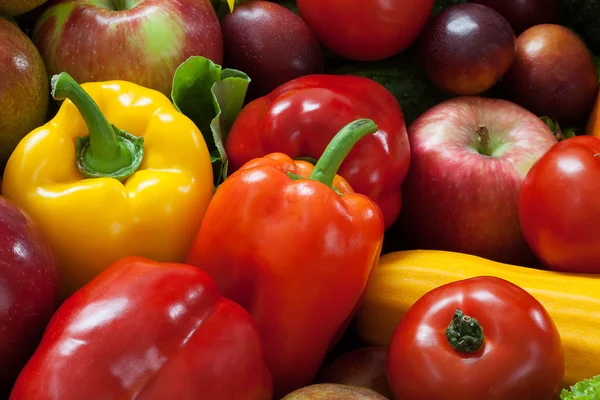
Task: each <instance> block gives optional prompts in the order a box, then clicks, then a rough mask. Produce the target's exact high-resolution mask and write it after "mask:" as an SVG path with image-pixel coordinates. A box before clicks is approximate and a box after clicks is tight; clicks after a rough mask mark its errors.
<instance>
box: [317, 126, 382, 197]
mask: <svg viewBox="0 0 600 400" xmlns="http://www.w3.org/2000/svg"><path fill="white" fill-rule="evenodd" d="M378 129H379V128H378V127H377V125H376V124H375V122H373V121H372V120H370V119H367V118H362V119H357V120H356V121H353V122H350V123H349V124H348V125H346V126H345V127H343V128H342V130H340V131H339V132H338V133H337V134H336V135H335V136H334V138H333V139H331V142H329V145H327V148H326V149H325V151H324V152H323V155H322V156H321V158H319V161H317V164H316V165H315V168H314V169H313V172H312V173H311V174H310V179H313V180H315V181H319V182H321V183H324V184H325V185H327V186H329V187H332V185H333V179H334V178H335V174H337V171H338V170H339V169H340V166H341V165H342V162H343V161H344V159H345V158H346V157H347V156H348V154H349V153H350V151H351V150H352V148H353V147H354V145H356V143H357V142H358V141H359V140H360V139H362V138H363V137H365V136H367V135H370V134H372V133H375V132H377V130H378Z"/></svg>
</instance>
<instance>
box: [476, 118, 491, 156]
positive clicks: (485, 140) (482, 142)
mask: <svg viewBox="0 0 600 400" xmlns="http://www.w3.org/2000/svg"><path fill="white" fill-rule="evenodd" d="M475 133H477V137H478V138H479V154H483V155H484V156H491V155H492V150H491V149H490V131H489V130H488V128H487V126H485V125H479V126H478V127H477V128H475Z"/></svg>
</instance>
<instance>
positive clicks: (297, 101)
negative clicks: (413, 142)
mask: <svg viewBox="0 0 600 400" xmlns="http://www.w3.org/2000/svg"><path fill="white" fill-rule="evenodd" d="M358 118H369V119H371V120H373V121H374V122H375V123H376V124H377V126H378V127H379V130H378V131H377V132H376V133H375V134H373V135H369V136H368V137H365V138H364V139H362V140H361V141H360V142H359V143H357V145H356V146H355V147H354V148H353V149H352V151H351V152H350V154H349V155H348V157H347V158H346V159H345V160H344V163H343V164H342V166H341V167H340V170H339V172H338V173H339V174H340V175H341V176H343V177H344V178H345V179H346V180H347V181H348V182H349V183H350V185H351V186H352V188H353V189H354V190H355V191H356V192H357V193H361V194H364V195H367V196H368V197H370V198H371V199H372V200H374V201H375V202H376V203H377V204H378V205H379V207H380V208H381V211H382V212H383V216H384V218H385V226H386V229H387V228H388V227H389V226H390V225H391V224H392V223H393V222H394V221H395V220H396V218H397V217H398V214H399V213H400V208H401V206H402V197H401V194H400V185H401V184H402V182H403V181H404V178H405V177H406V174H407V172H408V167H409V163H410V150H409V142H408V135H407V131H406V124H405V122H404V115H403V114H402V109H401V108H400V105H399V104H398V102H397V101H396V99H395V98H394V96H393V95H392V94H391V93H390V92H389V91H388V90H387V89H386V88H384V87H383V86H381V85H380V84H378V83H377V82H375V81H373V80H371V79H367V78H363V77H357V76H346V75H324V74H321V75H308V76H303V77H300V78H297V79H295V80H292V81H290V82H288V83H285V84H283V85H282V86H280V87H279V88H277V89H275V90H274V91H273V92H271V93H270V94H268V95H266V96H264V97H261V98H258V99H256V100H253V101H252V102H250V103H248V105H246V106H245V107H244V109H243V110H242V112H241V113H240V115H239V116H238V118H237V119H236V121H235V123H234V124H233V126H232V128H231V130H230V131H229V133H228V136H227V140H226V142H225V150H226V152H227V156H228V158H229V168H230V171H235V170H237V169H238V168H240V167H241V166H242V165H243V164H244V163H246V162H248V161H250V160H252V159H254V158H257V157H262V156H264V155H266V154H269V153H274V152H281V153H284V154H287V155H288V156H290V157H292V158H297V157H311V158H313V159H318V158H319V157H320V156H321V154H322V153H323V150H325V147H326V146H327V144H328V143H329V141H330V140H331V139H332V138H333V137H334V135H335V134H336V133H337V132H338V131H339V130H340V129H341V128H342V127H344V126H345V125H346V124H348V123H349V122H351V121H353V120H356V119H358Z"/></svg>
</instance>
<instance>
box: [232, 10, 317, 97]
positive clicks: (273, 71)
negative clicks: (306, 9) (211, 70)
mask: <svg viewBox="0 0 600 400" xmlns="http://www.w3.org/2000/svg"><path fill="white" fill-rule="evenodd" d="M221 28H222V31H223V41H224V42H223V43H224V56H225V58H224V60H225V61H224V65H225V66H226V67H228V68H234V69H238V70H240V71H243V72H245V73H246V74H248V75H249V76H250V79H252V82H251V83H250V86H249V89H248V97H249V98H255V97H259V96H263V95H265V94H267V93H269V92H271V91H272V90H273V89H275V88H277V87H278V86H280V85H282V84H284V83H285V82H288V81H290V80H292V79H295V78H299V77H301V76H303V75H310V74H316V73H321V72H323V70H324V58H323V50H322V48H321V45H320V43H319V41H318V39H317V37H316V35H315V34H314V33H313V31H312V30H311V29H310V27H309V26H308V24H306V22H304V20H302V19H301V18H300V17H299V16H298V15H296V14H294V12H292V11H290V10H289V9H287V8H286V7H284V6H282V5H280V4H276V3H272V2H269V1H262V0H256V1H252V2H249V3H243V4H240V5H238V6H236V8H235V9H234V11H233V13H231V14H228V15H226V16H225V17H224V18H223V19H222V20H221Z"/></svg>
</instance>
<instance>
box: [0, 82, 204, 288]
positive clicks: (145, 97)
mask: <svg viewBox="0 0 600 400" xmlns="http://www.w3.org/2000/svg"><path fill="white" fill-rule="evenodd" d="M65 75H66V74H65ZM60 76H61V79H67V78H65V76H63V74H61V75H60ZM66 77H68V75H66ZM68 78H70V77H68ZM53 83H56V82H54V81H53ZM62 83H63V84H64V85H63V86H65V85H66V86H67V87H68V88H69V90H71V89H73V87H74V85H77V84H76V83H75V82H74V81H72V80H67V82H66V83H65V82H64V81H63V82H62ZM69 85H70V86H69ZM77 86H78V85H77ZM81 87H83V89H84V90H85V92H86V93H87V95H89V96H90V97H91V99H92V102H95V103H96V104H97V105H98V107H99V109H100V111H101V114H103V115H104V116H105V117H106V120H107V121H108V122H109V123H112V124H114V125H115V126H116V127H118V128H120V129H123V130H125V131H127V132H128V133H129V134H131V135H133V136H132V137H130V138H129V139H131V140H133V142H131V141H130V143H129V144H130V145H134V146H138V147H139V145H140V143H139V142H136V141H137V140H139V138H143V143H142V144H141V145H142V149H143V154H141V155H140V154H139V152H138V153H134V156H132V157H127V154H126V157H125V158H126V161H128V162H130V164H131V165H125V166H124V167H123V166H122V165H121V164H127V163H120V162H119V160H120V157H121V158H123V157H122V156H123V154H121V153H119V151H122V149H121V147H122V146H121V147H119V146H117V147H115V148H113V147H114V146H113V145H114V137H111V136H110V132H109V133H108V134H106V132H107V129H109V128H106V126H109V127H110V125H108V124H106V123H103V122H102V121H100V120H101V119H102V118H98V115H97V113H94V112H93V111H94V110H93V107H92V105H90V103H89V99H87V98H86V97H85V96H84V95H82V94H81V93H79V92H78V94H77V95H73V94H72V93H70V92H69V93H68V94H69V96H70V98H71V97H75V96H77V98H78V99H79V98H80V97H81V99H79V100H78V101H79V102H80V103H81V104H80V105H79V106H78V107H76V106H75V104H74V103H73V102H72V101H71V100H70V99H67V100H65V101H64V103H63V104H62V106H61V107H60V110H59V111H58V113H57V115H56V116H55V117H54V118H53V119H52V120H51V121H50V122H48V123H47V124H45V125H43V126H42V127H40V128H38V129H36V130H34V131H33V132H31V133H30V134H28V135H27V136H26V137H25V138H24V139H23V140H22V141H21V142H20V143H19V145H18V147H17V148H16V150H15V151H14V152H13V153H12V155H11V157H10V159H9V161H8V165H7V166H6V170H5V173H4V180H3V187H2V191H3V194H4V195H5V196H6V197H8V198H9V199H11V200H13V201H15V202H16V203H17V204H18V205H19V206H21V207H22V208H23V209H24V210H25V211H26V212H27V213H28V214H29V215H30V216H31V217H32V218H33V219H34V220H35V222H36V223H37V224H38V226H39V227H40V229H41V230H42V232H43V234H44V235H45V236H46V237H47V238H48V239H49V241H50V244H51V245H52V247H53V248H54V249H55V250H56V252H57V255H58V257H59V263H60V266H61V292H62V296H63V298H66V297H68V296H69V295H70V294H72V293H73V292H75V291H76V290H77V289H79V288H80V287H82V286H83V285H84V284H86V283H87V282H89V281H90V280H91V279H92V278H94V277H95V276H96V275H97V274H98V273H100V272H101V271H102V270H103V269H105V268H107V267H108V266H110V265H111V264H112V263H114V262H115V261H117V260H119V259H121V258H123V257H126V256H130V255H138V256H144V257H148V258H151V259H154V260H157V261H169V262H182V261H183V260H184V258H185V254H186V252H187V250H188V248H189V246H190V244H191V243H192V240H193V238H194V235H195V234H196V232H197V231H198V228H199V226H200V222H201V220H202V217H203V215H204V212H205V210H206V208H207V206H208V203H209V201H210V199H211V198H212V193H213V190H214V189H213V180H212V179H213V178H212V167H211V163H210V156H209V153H208V149H207V146H206V144H205V142H204V139H203V137H202V135H201V133H200V131H199V130H198V128H196V126H195V125H194V123H193V122H192V121H191V120H190V119H188V118H187V117H186V116H184V115H183V114H181V113H179V112H177V111H176V110H175V108H174V106H173V105H172V104H171V102H170V101H169V99H168V98H167V97H166V96H164V95H162V94H161V93H159V92H156V91H153V90H150V89H146V88H143V87H141V86H138V85H136V84H132V83H128V82H123V81H112V82H100V83H86V84H83V85H82V86H81ZM53 89H54V92H55V93H54V95H55V97H56V96H57V94H56V85H55V86H53ZM59 89H60V87H59ZM73 90H76V89H73ZM71 91H72V90H71ZM59 94H61V93H59ZM60 97H65V95H64V93H62V96H60ZM80 109H84V110H85V112H87V113H89V114H92V115H91V116H88V117H87V118H85V120H84V118H83V117H82V112H81V110H80ZM90 109H92V111H90ZM96 111H98V110H96ZM100 111H98V112H100ZM90 120H91V122H90ZM106 120H104V122H106ZM98 121H100V122H98ZM86 122H87V124H89V125H90V126H92V127H93V128H92V129H93V130H94V132H93V133H94V134H98V135H96V136H94V137H93V138H92V137H91V136H89V138H90V142H88V144H89V147H88V148H87V150H88V151H89V153H84V155H83V163H84V164H85V165H84V166H83V167H82V168H83V172H82V169H81V168H80V167H79V165H78V160H80V159H79V154H80V152H79V150H78V148H77V141H76V138H84V137H86V135H88V133H91V132H90V129H89V127H88V125H87V124H86ZM98 124H100V128H98ZM113 136H114V135H113ZM99 137H100V138H101V139H102V138H104V139H105V141H104V143H103V142H101V141H98V138H99ZM94 140H95V141H94ZM111 140H112V141H113V142H111ZM107 143H108V145H107ZM132 143H133V144H132ZM102 145H104V147H103V146H102ZM109 145H110V146H109ZM111 146H112V147H111ZM106 148H108V150H106ZM126 150H127V149H126ZM136 150H139V149H138V148H137V147H136ZM92 151H96V152H95V153H92ZM115 152H116V153H115ZM115 154H116V155H115ZM140 156H141V163H140V164H139V165H137V167H136V165H135V163H136V162H139V161H140ZM94 157H95V158H94ZM80 161H81V160H80ZM106 161H108V162H106ZM120 166H121V167H122V168H121V169H118V170H117V171H116V172H115V171H113V170H115V168H117V167H120ZM85 168H87V170H85ZM94 168H96V169H98V168H101V169H103V170H104V172H102V171H100V172H98V171H94ZM136 168H137V169H136ZM88 170H91V171H88ZM86 171H87V172H86ZM84 173H85V174H84ZM94 173H95V174H96V175H98V176H90V174H91V175H93V174H94ZM86 175H88V176H87V177H86Z"/></svg>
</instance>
